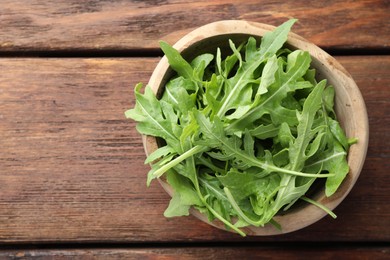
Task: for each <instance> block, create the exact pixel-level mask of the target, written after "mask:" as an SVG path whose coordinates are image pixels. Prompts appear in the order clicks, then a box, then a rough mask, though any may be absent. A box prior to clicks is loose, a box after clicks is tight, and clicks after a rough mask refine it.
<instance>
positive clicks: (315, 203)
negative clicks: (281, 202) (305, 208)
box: [300, 196, 337, 218]
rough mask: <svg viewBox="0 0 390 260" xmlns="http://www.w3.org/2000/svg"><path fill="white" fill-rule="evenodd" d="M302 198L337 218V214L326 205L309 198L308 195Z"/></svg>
mask: <svg viewBox="0 0 390 260" xmlns="http://www.w3.org/2000/svg"><path fill="white" fill-rule="evenodd" d="M300 199H301V200H303V201H306V202H308V203H310V204H313V205H314V206H317V207H319V208H320V209H322V210H323V211H325V212H326V213H328V214H329V215H330V216H331V217H332V218H337V216H336V214H334V213H333V211H331V210H330V209H328V208H327V207H325V206H324V205H322V204H320V203H318V202H317V201H315V200H312V199H309V198H308V197H305V196H302V197H301V198H300Z"/></svg>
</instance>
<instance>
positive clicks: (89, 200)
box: [0, 56, 390, 242]
mask: <svg viewBox="0 0 390 260" xmlns="http://www.w3.org/2000/svg"><path fill="white" fill-rule="evenodd" d="M337 58H338V60H339V61H340V62H341V63H342V64H343V65H344V66H345V68H346V69H347V70H348V71H350V73H351V74H352V76H353V77H354V78H355V80H356V82H357V84H358V86H360V89H361V91H362V93H363V96H364V98H365V102H366V105H367V109H368V114H369V118H370V136H371V139H370V147H369V150H368V155H367V160H366V163H365V166H364V169H363V171H362V173H361V177H360V178H359V180H358V182H357V184H356V186H355V188H354V189H353V190H352V192H351V193H350V194H349V195H348V197H347V199H346V200H345V201H344V202H343V203H342V204H341V205H340V206H339V207H338V208H337V209H336V211H335V212H336V214H337V215H338V216H339V217H338V219H337V220H333V219H332V218H330V217H326V218H324V219H323V220H321V221H320V222H318V223H317V224H314V225H312V226H310V227H308V228H306V229H304V230H302V231H298V232H294V233H291V234H288V235H284V236H277V237H267V238H264V237H251V238H246V240H257V241H281V240H286V241H290V240H297V239H299V240H305V241H386V240H389V239H390V225H388V224H389V219H390V204H389V203H388V202H389V183H390V175H389V174H387V172H388V170H389V160H388V159H389V158H388V157H389V154H390V151H389V147H390V143H389V132H388V129H389V122H390V111H389V108H390V106H389V105H390V89H389V88H388V86H389V84H390V75H389V73H388V71H389V70H390V58H389V57H387V56H352V57H350V56H348V57H337ZM157 61H158V58H122V59H117V58H116V59H108V58H107V59H98V58H93V59H92V58H90V59H81V58H73V59H62V58H61V59H42V58H29V59H27V58H22V59H15V58H12V59H11V58H8V59H1V60H0V71H2V76H1V80H0V89H1V93H0V100H1V103H0V115H1V121H0V136H1V137H2V138H1V147H2V148H1V150H0V163H1V166H2V167H1V172H2V173H1V175H0V183H2V184H3V185H2V189H1V190H0V223H1V225H0V241H4V242H28V241H34V242H44V241H90V242H91V241H122V242H123V241H126V242H129V241H131V242H144V241H148V242H153V241H161V242H165V241H187V240H189V239H190V240H192V241H209V240H213V241H215V240H218V241H224V240H241V238H240V237H239V236H238V235H236V234H230V233H227V232H225V231H220V230H217V229H215V228H212V227H209V226H207V225H206V224H204V223H201V222H200V221H199V220H197V219H195V218H193V217H187V218H178V219H170V220H169V219H165V218H164V217H163V216H162V213H163V211H164V209H165V207H166V206H167V203H168V201H169V197H168V196H167V195H166V194H165V193H164V191H163V190H162V188H161V187H160V186H159V185H158V184H157V182H156V183H154V184H153V185H152V186H151V188H149V189H147V188H146V186H145V182H146V173H147V171H148V166H145V165H144V164H143V161H144V159H145V156H144V151H143V148H142V143H141V138H140V135H139V134H138V133H137V132H136V131H135V129H134V126H135V124H134V122H132V121H129V120H126V119H125V118H124V116H123V112H124V111H125V110H126V109H127V108H129V107H131V106H133V102H134V98H133V86H134V85H135V84H136V83H137V82H138V81H142V82H147V80H148V78H149V76H150V74H151V71H152V70H153V68H154V67H155V65H156V63H157ZM32 68H34V69H32ZM373 220H375V221H373ZM178 227H180V228H178ZM57 228H60V230H61V231H59V230H58V229H57Z"/></svg>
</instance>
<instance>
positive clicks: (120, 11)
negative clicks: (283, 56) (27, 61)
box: [0, 0, 390, 52]
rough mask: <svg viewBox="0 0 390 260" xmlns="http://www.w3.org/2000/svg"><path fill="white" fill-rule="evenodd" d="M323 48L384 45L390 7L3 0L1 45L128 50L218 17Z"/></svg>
mask: <svg viewBox="0 0 390 260" xmlns="http://www.w3.org/2000/svg"><path fill="white" fill-rule="evenodd" d="M291 17H294V18H298V19H299V22H298V24H296V25H295V26H294V28H293V31H294V32H296V33H298V34H300V35H301V36H303V37H305V38H307V39H309V40H311V41H313V42H314V43H316V44H317V45H320V46H322V47H326V48H388V47H389V43H390V26H389V20H390V5H389V2H388V1H386V0H365V1H354V0H347V1H338V0H332V1H317V2H316V3H314V2H312V1H306V0H300V1H273V0H262V1H257V0H250V1H236V0H226V1H219V0H207V1H183V0H179V1H173V0H165V1H138V0H120V1H115V2H112V1H103V0H90V1H75V0H73V1H67V0H60V1H54V2H53V1H39V0H31V1H30V0H24V1H22V0H20V1H11V0H5V1H2V4H1V8H0V28H1V30H0V51H2V52H7V51H46V50H118V49H120V50H128V49H136V50H139V49H144V48H147V49H148V48H157V47H158V43H157V41H158V40H160V39H164V40H167V41H169V42H170V43H174V42H176V41H177V40H178V39H179V38H180V37H181V36H182V35H183V34H184V33H185V32H187V31H188V30H189V28H195V27H198V26H201V25H204V24H207V23H210V22H214V21H217V20H223V19H244V20H248V21H254V22H261V23H267V24H272V25H279V24H281V23H282V22H284V21H285V20H287V19H288V18H291Z"/></svg>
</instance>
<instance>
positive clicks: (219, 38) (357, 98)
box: [143, 20, 368, 235]
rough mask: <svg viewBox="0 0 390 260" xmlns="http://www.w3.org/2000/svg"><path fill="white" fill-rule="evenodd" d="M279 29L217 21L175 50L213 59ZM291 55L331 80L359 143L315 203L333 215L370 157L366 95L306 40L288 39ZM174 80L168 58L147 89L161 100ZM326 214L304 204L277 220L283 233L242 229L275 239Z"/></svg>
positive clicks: (148, 143)
mask: <svg viewBox="0 0 390 260" xmlns="http://www.w3.org/2000/svg"><path fill="white" fill-rule="evenodd" d="M274 28H275V27H273V26H270V25H266V24H261V23H253V22H246V21H237V20H226V21H219V22H215V23H211V24H207V25H205V26H202V27H199V28H197V29H195V30H194V31H192V32H190V33H188V34H187V35H185V36H184V37H183V38H182V39H180V40H179V41H178V42H177V43H176V44H175V45H174V48H176V49H177V50H178V51H179V52H181V53H182V55H183V56H184V57H185V58H187V59H191V58H194V57H196V56H197V55H199V54H201V53H205V52H211V53H215V52H216V48H217V47H220V48H222V49H223V48H224V47H226V48H227V47H228V39H232V40H233V42H235V43H237V42H242V41H244V40H246V39H247V38H248V36H254V37H257V38H261V37H262V36H263V35H264V34H265V33H266V32H268V31H271V30H273V29H274ZM286 46H288V47H289V48H291V49H301V50H305V51H308V52H309V53H310V54H311V56H312V67H313V68H315V69H316V70H317V79H318V80H320V79H324V78H326V79H327V80H328V83H329V84H331V85H333V86H334V87H335V91H336V97H335V110H336V114H337V117H338V120H339V121H340V124H341V126H342V127H343V129H344V130H345V132H346V134H347V137H356V138H357V139H358V143H357V144H354V145H352V146H351V148H350V150H349V155H348V164H349V167H350V172H349V174H348V175H347V177H346V178H345V180H344V181H343V183H342V184H341V186H340V187H339V189H338V190H337V192H336V193H335V194H334V195H332V196H331V197H329V198H328V197H326V196H325V191H324V188H323V189H321V190H318V191H317V192H315V194H314V197H313V199H315V200H316V201H317V202H319V203H321V204H323V205H325V206H326V207H328V208H329V209H331V210H333V209H334V208H335V207H336V206H337V205H338V204H339V203H340V202H341V201H342V200H343V199H344V198H345V197H346V196H347V194H348V193H349V191H350V190H351V189H352V187H353V186H354V184H355V182H356V180H357V178H358V177H359V174H360V171H361V169H362V167H363V163H364V160H365V157H366V152H367V146H368V118H367V112H366V107H365V104H364V100H363V98H362V95H361V93H360V91H359V88H358V87H357V85H356V83H355V82H354V80H353V79H352V77H351V75H350V74H349V73H348V72H347V71H346V70H345V69H344V68H343V67H342V66H341V65H340V64H339V63H338V62H337V61H336V60H335V59H334V58H333V57H331V56H330V55H329V54H327V53H326V52H324V51H323V50H322V49H320V48H319V47H317V46H316V45H314V44H313V43H311V42H309V41H307V40H305V39H304V38H302V37H300V36H298V35H296V34H294V33H290V34H289V37H288V40H287V44H286ZM171 76H172V70H171V69H170V67H169V64H168V60H167V58H166V57H165V56H164V57H163V58H162V59H161V61H160V62H159V63H158V65H157V67H156V69H155V70H154V72H153V74H152V76H151V78H150V81H149V85H150V86H151V87H152V89H153V91H154V92H155V93H156V94H157V95H158V96H159V95H160V94H161V93H162V92H163V91H164V86H165V84H166V82H167V81H168V80H169V79H170V77H171ZM143 142H144V148H145V151H146V154H150V153H152V152H153V151H154V150H155V149H157V142H156V139H155V138H153V137H150V136H144V138H143ZM159 181H160V183H161V185H162V186H163V188H164V189H165V190H166V192H167V193H168V194H170V195H171V196H172V188H171V187H170V186H169V185H168V184H167V182H166V181H165V180H164V179H159ZM191 214H192V215H194V216H196V217H197V218H199V219H201V220H202V221H205V222H207V223H209V224H211V225H213V226H216V227H218V228H221V229H225V227H224V225H223V224H222V223H221V222H219V221H214V222H212V223H210V222H209V221H208V220H207V217H206V216H205V215H203V214H201V213H200V212H198V211H197V210H195V209H193V210H192V211H191ZM325 215H326V213H325V212H324V211H323V210H321V209H319V208H317V207H316V206H314V205H311V204H304V205H303V204H302V205H301V206H298V207H295V208H294V209H292V210H289V211H288V212H287V213H286V214H284V215H277V216H275V220H276V221H277V222H278V223H280V224H281V226H282V230H277V229H276V228H275V227H273V226H272V225H271V224H268V225H266V226H265V227H254V226H250V227H247V228H243V231H244V232H246V234H248V235H276V234H282V233H288V232H292V231H295V230H298V229H301V228H304V227H306V226H308V225H311V224H313V223H315V222H316V221H318V220H319V219H321V218H322V217H324V216H325Z"/></svg>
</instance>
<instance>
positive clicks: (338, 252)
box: [0, 246, 390, 260]
mask: <svg viewBox="0 0 390 260" xmlns="http://www.w3.org/2000/svg"><path fill="white" fill-rule="evenodd" d="M319 251H320V252H321V253H320V254H319ZM389 254H390V251H389V249H388V248H386V247H376V248H353V247H352V248H351V247H346V248H331V247H325V248H319V247H316V246H314V247H311V248H304V249H302V248H301V247H295V248H293V247H285V248H283V250H280V248H278V247H269V246H264V247H260V248H259V247H233V248H232V247H217V248H210V247H197V248H146V249H97V250H91V249H83V250H81V249H79V250H26V251H20V250H18V251H15V250H12V251H6V252H0V257H3V258H11V259H53V257H55V259H58V258H60V259H103V260H104V259H166V260H168V259H205V260H208V259H209V260H215V259H239V258H240V257H243V256H250V257H252V258H251V259H276V258H277V259H314V258H315V259H319V260H321V259H353V260H359V259H375V260H380V259H386V258H387V257H388V256H389ZM387 259H388V258H387Z"/></svg>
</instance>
